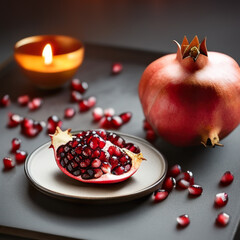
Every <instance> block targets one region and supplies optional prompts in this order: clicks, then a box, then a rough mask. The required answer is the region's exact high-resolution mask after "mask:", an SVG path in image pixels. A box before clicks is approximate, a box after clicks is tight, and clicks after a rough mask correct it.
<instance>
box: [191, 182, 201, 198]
mask: <svg viewBox="0 0 240 240" xmlns="http://www.w3.org/2000/svg"><path fill="white" fill-rule="evenodd" d="M188 192H189V194H190V195H192V196H200V195H201V194H202V192H203V188H202V187H201V186H200V185H197V184H194V185H192V186H190V187H189V188H188Z"/></svg>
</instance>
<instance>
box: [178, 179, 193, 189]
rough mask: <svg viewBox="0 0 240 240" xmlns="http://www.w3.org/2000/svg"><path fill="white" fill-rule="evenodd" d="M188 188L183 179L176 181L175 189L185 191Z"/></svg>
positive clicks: (188, 183)
mask: <svg viewBox="0 0 240 240" xmlns="http://www.w3.org/2000/svg"><path fill="white" fill-rule="evenodd" d="M189 186H190V182H188V181H187V180H185V179H180V180H178V181H177V187H178V188H181V189H187V188H188V187H189Z"/></svg>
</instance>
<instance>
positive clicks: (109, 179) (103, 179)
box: [50, 127, 144, 183]
mask: <svg viewBox="0 0 240 240" xmlns="http://www.w3.org/2000/svg"><path fill="white" fill-rule="evenodd" d="M50 137H51V140H52V145H51V146H52V147H53V149H54V155H55V159H56V162H57V165H58V167H59V168H60V169H61V171H62V172H64V173H65V174H67V175H68V176H70V177H72V178H74V179H77V180H79V181H82V182H94V183H115V182H121V181H124V180H126V179H127V178H129V177H130V176H131V175H133V174H134V173H135V172H136V171H137V169H138V168H139V166H140V164H141V162H142V160H143V159H144V158H143V155H142V153H141V152H140V153H133V152H131V151H130V150H128V149H126V148H120V147H118V146H116V145H114V144H113V143H112V142H110V141H108V140H104V141H105V143H106V144H105V146H104V147H103V148H102V149H101V151H103V152H104V153H105V155H109V153H108V149H109V147H110V146H115V147H117V148H119V149H120V151H121V152H122V153H123V154H126V155H128V156H129V157H130V158H131V161H132V162H131V169H130V170H129V171H127V172H125V173H123V174H120V175H114V174H113V173H111V167H109V168H108V169H105V171H103V170H102V169H101V170H102V171H103V175H101V176H100V177H99V178H91V179H83V178H82V177H81V175H79V176H74V175H73V174H72V173H71V172H69V171H68V170H67V169H66V168H64V167H63V166H61V164H60V157H58V156H57V150H58V148H59V147H60V146H63V145H65V144H67V143H68V142H70V141H72V140H73V139H74V138H76V136H73V135H72V134H71V133H70V129H68V130H66V131H62V130H61V129H60V128H59V127H57V128H56V132H55V133H54V134H53V135H50ZM99 137H100V136H99Z"/></svg>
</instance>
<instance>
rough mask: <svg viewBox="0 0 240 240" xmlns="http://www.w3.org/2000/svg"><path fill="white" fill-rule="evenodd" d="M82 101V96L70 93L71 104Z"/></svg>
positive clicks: (75, 92) (77, 93) (76, 92)
mask: <svg viewBox="0 0 240 240" xmlns="http://www.w3.org/2000/svg"><path fill="white" fill-rule="evenodd" d="M80 100H82V94H81V93H80V92H78V91H75V90H73V91H72V92H71V102H79V101H80Z"/></svg>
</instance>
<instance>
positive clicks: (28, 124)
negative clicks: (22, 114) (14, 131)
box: [21, 118, 34, 129]
mask: <svg viewBox="0 0 240 240" xmlns="http://www.w3.org/2000/svg"><path fill="white" fill-rule="evenodd" d="M33 122H34V121H33V120H32V119H31V118H24V119H23V121H22V123H21V126H22V128H23V129H26V128H30V127H32V126H33Z"/></svg>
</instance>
